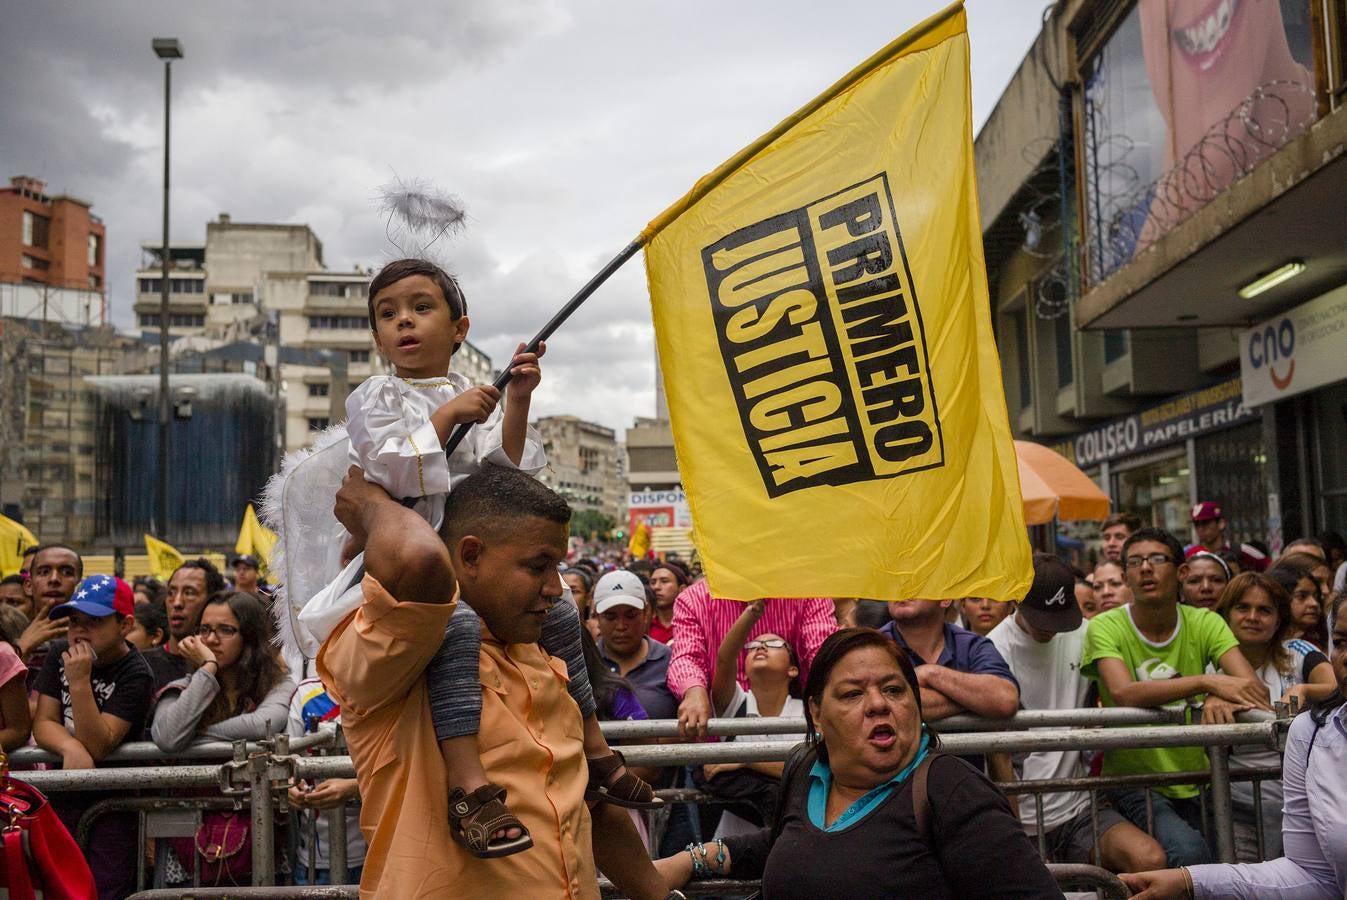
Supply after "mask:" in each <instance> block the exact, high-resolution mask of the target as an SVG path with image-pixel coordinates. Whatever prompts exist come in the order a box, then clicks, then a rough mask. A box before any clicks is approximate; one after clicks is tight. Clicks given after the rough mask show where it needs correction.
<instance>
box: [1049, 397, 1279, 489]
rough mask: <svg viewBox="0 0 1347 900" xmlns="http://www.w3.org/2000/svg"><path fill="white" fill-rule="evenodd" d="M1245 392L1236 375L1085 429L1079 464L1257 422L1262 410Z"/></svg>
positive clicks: (1080, 438) (1077, 443)
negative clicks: (1243, 395) (1247, 402)
mask: <svg viewBox="0 0 1347 900" xmlns="http://www.w3.org/2000/svg"><path fill="white" fill-rule="evenodd" d="M1240 393H1241V392H1240V380H1239V379H1238V378H1232V379H1231V380H1230V381H1226V382H1222V383H1221V384H1217V385H1213V386H1212V387H1209V388H1205V389H1203V390H1200V391H1193V392H1192V393H1190V394H1184V395H1183V396H1181V397H1176V398H1174V399H1173V400H1169V401H1167V402H1165V403H1161V404H1160V405H1159V406H1153V407H1151V408H1150V409H1147V410H1145V411H1143V412H1139V413H1136V414H1135V415H1131V416H1128V417H1127V418H1125V419H1118V420H1117V421H1115V422H1110V423H1109V424H1108V425H1104V426H1102V427H1100V428H1095V429H1094V430H1092V431H1085V432H1082V433H1081V434H1079V435H1077V436H1076V439H1075V441H1074V445H1075V456H1076V465H1078V466H1080V467H1081V468H1084V467H1086V466H1092V465H1095V464H1096V463H1101V462H1104V461H1106V460H1114V459H1120V458H1122V457H1124V456H1132V455H1133V454H1136V453H1144V452H1146V451H1147V450H1155V449H1158V448H1160V447H1167V446H1169V445H1170V444H1177V443H1179V442H1180V441H1185V440H1187V439H1188V438H1190V437H1197V436H1198V435H1202V434H1206V433H1208V432H1212V431H1219V430H1221V429H1222V428H1229V427H1230V426H1232V425H1239V424H1241V423H1243V422H1248V421H1252V420H1253V419H1255V418H1257V414H1256V413H1254V412H1252V411H1251V410H1250V409H1249V408H1248V407H1247V406H1246V405H1245V403H1244V402H1243V400H1242V398H1241V396H1240Z"/></svg>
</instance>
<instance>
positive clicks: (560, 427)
mask: <svg viewBox="0 0 1347 900" xmlns="http://www.w3.org/2000/svg"><path fill="white" fill-rule="evenodd" d="M533 424H534V427H535V428H537V429H538V435H539V437H541V438H542V442H543V449H544V450H546V451H547V461H548V466H547V468H546V469H544V470H543V471H542V472H541V473H539V475H538V478H539V480H540V481H542V483H543V484H545V485H547V486H548V487H550V488H552V489H553V490H554V491H556V492H557V493H558V494H560V495H561V496H562V497H564V498H565V499H566V502H567V503H569V504H570V505H571V508H572V509H574V510H577V511H579V510H585V509H592V510H595V511H596V512H600V513H603V514H604V515H606V516H609V517H610V518H612V519H613V521H614V522H621V521H622V513H623V501H624V499H625V495H626V485H625V484H623V482H622V478H621V474H620V471H621V470H620V467H619V463H618V444H617V440H616V436H615V434H614V432H613V429H611V428H606V427H604V426H603V425H598V424H595V423H594V422H586V421H584V420H583V419H580V418H577V417H576V416H544V417H543V418H540V419H538V420H537V421H536V422H534V423H533Z"/></svg>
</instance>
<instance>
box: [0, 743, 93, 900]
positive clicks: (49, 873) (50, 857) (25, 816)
mask: <svg viewBox="0 0 1347 900" xmlns="http://www.w3.org/2000/svg"><path fill="white" fill-rule="evenodd" d="M3 759H4V757H3V754H0V766H3V765H4V763H3ZM0 826H3V827H0V842H2V845H0V886H3V887H5V888H7V889H8V892H9V898H10V900H36V898H38V897H41V898H42V900H96V898H97V897H98V891H97V890H96V889H95V888H94V875H93V872H91V871H89V864H88V863H87V862H85V861H84V854H83V853H81V852H80V849H79V846H78V845H77V844H76V843H75V839H74V838H72V837H71V836H70V832H68V831H66V829H65V826H64V825H62V824H61V820H60V819H59V818H57V816H56V811H55V810H54V809H52V808H51V804H50V803H48V802H47V798H46V797H44V796H43V795H42V793H41V792H40V791H39V790H38V789H37V788H35V787H33V786H31V785H28V784H24V783H23V782H22V781H19V780H17V779H15V778H11V777H10V776H9V773H8V772H7V771H4V772H3V774H0Z"/></svg>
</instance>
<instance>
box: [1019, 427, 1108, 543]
mask: <svg viewBox="0 0 1347 900" xmlns="http://www.w3.org/2000/svg"><path fill="white" fill-rule="evenodd" d="M1015 456H1016V458H1017V459H1018V460H1019V464H1020V492H1021V494H1022V495H1023V497H1024V522H1025V524H1026V525H1046V524H1048V523H1049V522H1051V521H1052V520H1053V518H1056V519H1058V520H1060V521H1063V522H1075V521H1080V520H1089V521H1103V520H1104V519H1107V518H1108V513H1109V501H1108V495H1107V494H1105V493H1104V492H1103V491H1101V490H1100V489H1099V485H1097V484H1095V483H1094V482H1093V481H1091V480H1090V477H1089V476H1088V475H1086V474H1085V473H1084V472H1082V471H1081V470H1080V469H1078V468H1076V466H1075V464H1073V463H1072V462H1071V461H1070V460H1068V459H1067V458H1066V457H1064V456H1061V455H1060V454H1058V453H1055V452H1054V451H1052V450H1049V449H1048V448H1047V447H1044V446H1043V445H1042V444H1034V443H1031V442H1029V441H1016V442H1015Z"/></svg>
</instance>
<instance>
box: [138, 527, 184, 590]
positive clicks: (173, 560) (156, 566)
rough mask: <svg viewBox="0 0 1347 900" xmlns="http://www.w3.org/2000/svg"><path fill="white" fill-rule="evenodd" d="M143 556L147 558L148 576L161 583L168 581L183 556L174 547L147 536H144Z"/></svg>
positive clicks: (180, 563)
mask: <svg viewBox="0 0 1347 900" xmlns="http://www.w3.org/2000/svg"><path fill="white" fill-rule="evenodd" d="M145 554H146V555H147V556H148V557H149V563H150V574H151V575H153V576H154V577H155V578H158V579H159V580H161V581H168V579H169V578H170V577H172V575H173V573H174V572H175V571H177V569H178V566H180V565H182V561H183V555H182V554H181V553H179V552H178V550H177V548H176V547H174V546H173V545H172V544H166V543H164V542H163V541H161V540H159V539H158V538H156V537H151V536H150V535H148V534H147V535H145Z"/></svg>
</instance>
